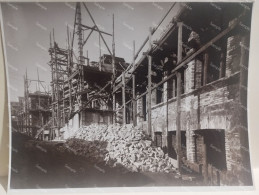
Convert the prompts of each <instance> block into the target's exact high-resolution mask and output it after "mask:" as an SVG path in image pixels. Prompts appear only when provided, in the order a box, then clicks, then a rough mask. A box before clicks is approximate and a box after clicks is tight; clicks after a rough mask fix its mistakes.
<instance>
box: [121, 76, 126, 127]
mask: <svg viewBox="0 0 259 195" xmlns="http://www.w3.org/2000/svg"><path fill="white" fill-rule="evenodd" d="M122 106H123V111H122V112H123V113H122V117H123V118H122V121H123V125H125V124H126V94H125V72H123V73H122Z"/></svg>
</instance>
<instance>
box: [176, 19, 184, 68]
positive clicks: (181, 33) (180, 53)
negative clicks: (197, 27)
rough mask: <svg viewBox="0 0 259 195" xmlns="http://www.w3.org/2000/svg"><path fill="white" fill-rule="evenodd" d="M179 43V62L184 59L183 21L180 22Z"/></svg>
mask: <svg viewBox="0 0 259 195" xmlns="http://www.w3.org/2000/svg"><path fill="white" fill-rule="evenodd" d="M177 25H178V45H177V63H179V62H181V61H182V54H183V38H182V37H183V23H182V22H178V24H177Z"/></svg>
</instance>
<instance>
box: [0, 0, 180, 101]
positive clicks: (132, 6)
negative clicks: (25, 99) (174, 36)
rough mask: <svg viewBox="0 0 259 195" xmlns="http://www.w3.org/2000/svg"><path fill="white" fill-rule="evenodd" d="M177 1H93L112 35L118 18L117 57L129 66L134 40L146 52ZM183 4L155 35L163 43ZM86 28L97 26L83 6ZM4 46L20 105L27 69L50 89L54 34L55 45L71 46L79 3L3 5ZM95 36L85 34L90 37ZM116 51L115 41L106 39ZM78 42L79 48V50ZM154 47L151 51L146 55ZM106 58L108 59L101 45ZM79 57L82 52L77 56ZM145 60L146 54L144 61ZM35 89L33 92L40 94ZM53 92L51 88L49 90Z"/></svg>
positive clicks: (94, 43)
mask: <svg viewBox="0 0 259 195" xmlns="http://www.w3.org/2000/svg"><path fill="white" fill-rule="evenodd" d="M172 4H173V3H172V2H161V3H158V2H156V3H154V2H147V3H144V2H142V3H140V2H135V3H134V2H129V3H125V2H124V3H122V2H113V3H111V2H109V3H108V2H107V3H104V2H91V3H90V2H87V3H86V6H87V7H88V9H89V11H90V12H91V14H92V16H93V18H94V20H95V22H96V23H97V26H98V27H99V29H100V30H102V31H105V32H108V33H110V34H111V33H112V15H113V14H114V18H115V53H116V56H118V57H122V58H124V59H125V60H126V62H128V63H131V62H132V58H133V51H132V47H133V40H135V45H136V51H137V50H138V49H139V48H140V46H141V45H142V43H143V42H144V40H145V39H146V37H147V36H148V34H149V28H150V27H155V26H156V25H157V24H158V23H159V22H160V20H161V18H162V17H163V16H164V15H165V13H166V12H167V11H168V10H169V8H170V7H171V5H172ZM179 6H180V5H179V4H178V3H177V4H176V6H175V7H174V8H173V9H172V11H171V12H170V14H169V15H168V17H167V18H166V19H165V20H164V22H163V23H162V25H161V26H160V28H159V29H158V30H157V32H156V33H155V34H154V36H153V39H157V38H158V37H160V36H161V34H162V33H163V31H164V29H165V27H166V25H168V23H169V22H170V20H171V19H172V18H173V16H175V14H176V13H177V11H178V9H179ZM81 9H82V24H85V25H87V26H93V23H92V21H91V19H90V17H89V15H88V14H87V12H86V11H85V9H84V7H83V6H82V8H81ZM1 10H2V19H3V29H4V44H5V45H4V46H5V50H6V61H7V69H8V76H7V78H8V89H9V98H10V101H17V100H18V99H17V97H19V96H23V94H24V86H23V85H24V75H25V72H26V70H27V74H28V78H29V79H37V69H38V72H39V78H40V80H43V81H45V83H46V85H49V83H50V81H51V72H50V67H49V65H48V62H49V60H50V56H49V53H48V48H49V45H50V41H49V40H50V38H49V35H50V32H52V31H53V29H54V33H55V40H56V42H57V43H58V45H59V46H60V47H62V48H66V47H67V26H68V27H69V31H70V32H71V33H72V29H73V24H74V15H75V3H1ZM88 33H89V30H88V31H85V33H84V37H87V35H88ZM103 36H104V37H105V40H106V41H107V44H108V46H109V48H110V50H111V49H112V47H111V45H112V38H111V37H110V36H107V35H103ZM76 42H77V41H76V40H75V43H74V47H75V48H77V44H76ZM147 47H148V46H145V47H144V49H143V52H144V51H145V49H146V48H147ZM101 48H102V49H101V51H102V54H108V51H107V49H106V48H105V45H104V43H103V42H101ZM86 51H88V55H89V58H90V61H98V58H99V36H98V34H97V33H93V34H92V36H91V38H90V39H89V41H88V42H87V43H86V45H85V46H84V54H85V56H86ZM75 52H76V51H75ZM139 57H141V55H140V56H139ZM35 89H36V88H35V86H34V85H31V87H30V90H31V91H33V90H35ZM49 89H50V88H49Z"/></svg>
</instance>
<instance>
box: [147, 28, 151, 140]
mask: <svg viewBox="0 0 259 195" xmlns="http://www.w3.org/2000/svg"><path fill="white" fill-rule="evenodd" d="M149 49H150V50H149V51H151V49H152V28H150V30H149ZM151 75H152V56H151V53H150V54H149V55H148V102H147V103H148V106H147V112H148V117H147V120H148V133H149V136H151V132H152V120H151V92H152V90H151V87H152V79H151Z"/></svg>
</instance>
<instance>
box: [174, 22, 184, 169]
mask: <svg viewBox="0 0 259 195" xmlns="http://www.w3.org/2000/svg"><path fill="white" fill-rule="evenodd" d="M182 47H183V43H182V23H178V44H177V62H178V63H179V62H181V61H182ZM176 77H177V97H176V102H177V105H176V112H177V116H176V139H177V150H176V151H177V165H178V170H179V172H180V173H181V166H182V163H181V161H182V142H181V139H182V138H181V92H182V78H181V72H179V71H177V73H176Z"/></svg>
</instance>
